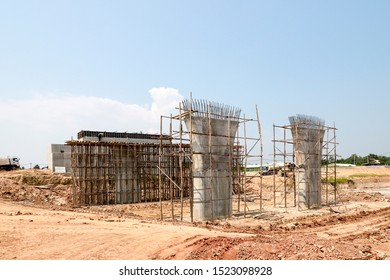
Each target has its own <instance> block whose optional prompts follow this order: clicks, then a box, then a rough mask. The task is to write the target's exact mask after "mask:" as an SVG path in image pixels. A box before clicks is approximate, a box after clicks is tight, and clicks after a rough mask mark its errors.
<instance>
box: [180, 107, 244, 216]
mask: <svg viewBox="0 0 390 280" xmlns="http://www.w3.org/2000/svg"><path fill="white" fill-rule="evenodd" d="M182 104H183V109H184V110H186V111H189V112H190V115H191V117H190V116H189V115H187V116H186V117H185V119H184V122H185V124H186V126H187V128H188V129H190V130H191V134H190V135H191V149H192V155H193V156H192V172H193V186H194V206H193V207H194V220H213V219H218V218H220V219H224V218H230V217H231V215H232V178H231V176H232V170H230V168H229V166H231V164H230V163H229V160H231V155H232V154H233V145H234V139H235V136H236V131H237V128H238V125H239V116H240V113H241V109H239V108H235V107H232V106H227V105H223V104H219V103H215V102H209V101H205V100H184V101H183V102H182Z"/></svg>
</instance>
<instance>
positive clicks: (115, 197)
mask: <svg viewBox="0 0 390 280" xmlns="http://www.w3.org/2000/svg"><path fill="white" fill-rule="evenodd" d="M67 145H70V146H71V160H72V177H73V182H74V185H73V203H74V205H103V204H122V203H138V202H150V201H159V200H160V199H162V200H168V199H171V198H179V197H180V196H181V195H182V193H181V190H178V189H177V188H174V185H173V184H172V181H173V182H175V183H176V184H178V185H182V186H183V195H184V196H188V195H189V190H190V188H191V180H190V179H189V177H190V170H191V166H190V164H191V163H190V161H184V164H180V162H179V158H178V157H175V156H174V154H175V152H174V151H175V150H178V149H179V146H178V145H175V144H152V143H122V142H119V143H117V142H86V141H68V142H67ZM181 149H184V150H188V149H189V146H188V145H182V146H181ZM161 172H164V173H165V174H167V175H168V174H169V177H170V179H167V178H166V177H164V176H162V178H161V179H160V175H161ZM180 180H183V182H180Z"/></svg>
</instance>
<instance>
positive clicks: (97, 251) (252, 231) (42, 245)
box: [0, 167, 390, 260]
mask: <svg viewBox="0 0 390 280" xmlns="http://www.w3.org/2000/svg"><path fill="white" fill-rule="evenodd" d="M362 174H365V175H362ZM354 175H356V176H354ZM338 176H343V177H348V178H351V182H352V181H353V184H350V185H345V186H343V187H342V188H340V190H339V199H338V203H337V204H336V205H331V207H329V206H324V207H323V208H321V209H319V210H306V211H298V210H297V209H296V208H294V207H288V208H282V207H277V208H274V207H270V206H267V207H266V208H264V209H263V211H249V210H250V209H252V208H251V207H254V209H255V208H256V207H255V206H256V205H257V204H258V201H253V202H252V201H251V202H248V212H247V215H246V216H244V215H243V214H242V213H241V214H236V215H234V216H233V218H232V219H230V220H224V221H213V222H198V223H190V222H189V221H188V217H189V210H188V209H189V207H188V202H187V203H186V204H185V206H186V207H185V208H184V220H183V221H182V222H181V221H178V220H175V221H172V218H169V217H171V216H170V215H171V208H170V204H169V203H165V204H164V209H163V213H164V217H166V219H165V221H160V220H159V219H158V218H159V214H160V206H159V204H158V203H145V204H132V205H114V206H90V207H87V206H85V207H80V208H72V207H71V192H70V184H71V180H70V178H67V177H63V176H59V175H53V174H51V173H50V172H48V171H13V172H0V259H29V260H30V259H82V260H84V259H94V260H97V259H117V260H122V259H143V260H146V259H243V260H244V259H269V260H272V259H298V260H299V259H390V197H388V196H387V195H389V194H388V192H385V191H383V193H384V194H381V193H380V192H381V191H382V190H385V189H386V188H389V187H390V168H384V167H382V168H367V167H364V168H363V167H360V168H359V167H356V168H339V169H338ZM267 180H270V179H269V178H268V179H266V180H265V181H267ZM254 184H256V182H254ZM265 190H266V188H265ZM236 202H237V200H236ZM251 203H252V204H253V205H251ZM179 205H180V204H179V203H176V204H175V215H176V216H175V217H176V218H177V219H178V218H179V213H180V209H179ZM235 207H236V206H235Z"/></svg>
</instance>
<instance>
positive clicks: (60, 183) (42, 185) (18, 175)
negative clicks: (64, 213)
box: [0, 170, 72, 207]
mask: <svg viewBox="0 0 390 280" xmlns="http://www.w3.org/2000/svg"><path fill="white" fill-rule="evenodd" d="M71 186H72V180H71V178H70V177H68V176H63V175H58V174H52V173H51V172H49V171H43V170H42V171H41V170H34V171H32V170H20V171H14V172H2V173H1V176H0V197H1V198H4V199H10V200H14V201H23V202H27V203H32V204H34V205H41V206H48V207H51V206H54V207H55V206H71V204H72V203H71V202H72V197H71Z"/></svg>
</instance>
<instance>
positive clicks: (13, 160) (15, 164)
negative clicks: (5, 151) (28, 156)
mask: <svg viewBox="0 0 390 280" xmlns="http://www.w3.org/2000/svg"><path fill="white" fill-rule="evenodd" d="M19 160H20V159H19V158H18V157H5V158H0V170H15V169H18V168H20V163H19Z"/></svg>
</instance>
